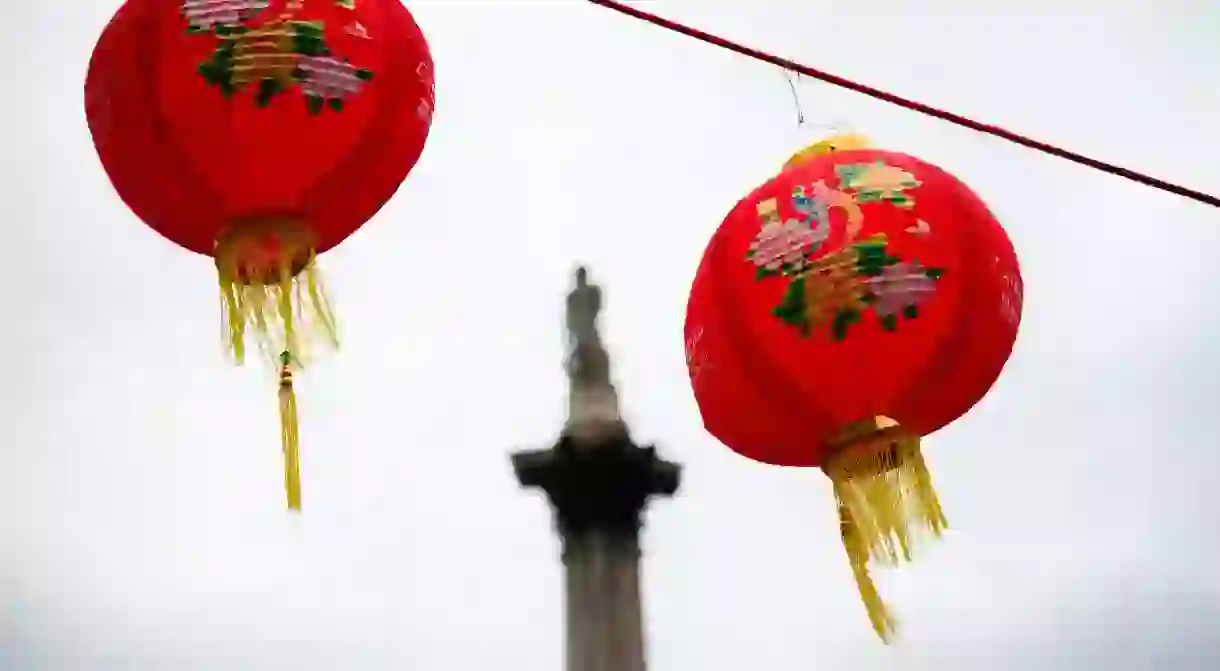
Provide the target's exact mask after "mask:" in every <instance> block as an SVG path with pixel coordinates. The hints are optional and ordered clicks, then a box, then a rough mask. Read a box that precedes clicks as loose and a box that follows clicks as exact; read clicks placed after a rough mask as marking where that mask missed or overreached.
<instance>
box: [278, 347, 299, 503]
mask: <svg viewBox="0 0 1220 671" xmlns="http://www.w3.org/2000/svg"><path fill="white" fill-rule="evenodd" d="M280 362H281V365H280V391H279V396H280V442H281V443H282V446H283V449H284V492H285V494H287V496H288V509H289V510H295V511H299V510H300V509H301V447H300V430H299V429H298V424H297V397H296V393H295V392H294V391H293V389H292V359H291V357H290V356H289V354H288V353H287V352H285V353H284V354H283V355H282V356H281V359H280Z"/></svg>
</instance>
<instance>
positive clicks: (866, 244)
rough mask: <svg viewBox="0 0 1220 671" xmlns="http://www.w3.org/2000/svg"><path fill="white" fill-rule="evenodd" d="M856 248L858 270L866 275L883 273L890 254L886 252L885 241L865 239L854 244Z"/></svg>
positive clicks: (875, 275)
mask: <svg viewBox="0 0 1220 671" xmlns="http://www.w3.org/2000/svg"><path fill="white" fill-rule="evenodd" d="M852 246H853V247H855V248H856V272H857V273H859V274H861V275H864V276H866V277H877V276H879V275H881V273H882V272H883V271H884V269H885V266H886V265H889V264H887V260H888V258H889V255H888V254H886V253H885V243H884V242H878V241H875V240H865V241H863V242H857V243H856V244H854V245H852Z"/></svg>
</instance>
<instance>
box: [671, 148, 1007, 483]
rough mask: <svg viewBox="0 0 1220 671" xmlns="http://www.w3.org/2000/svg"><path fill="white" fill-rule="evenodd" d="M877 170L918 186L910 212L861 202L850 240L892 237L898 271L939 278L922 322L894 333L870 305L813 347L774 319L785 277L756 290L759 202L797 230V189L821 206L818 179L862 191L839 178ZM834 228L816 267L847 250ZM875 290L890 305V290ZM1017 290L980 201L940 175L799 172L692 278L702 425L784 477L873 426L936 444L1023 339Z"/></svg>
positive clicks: (768, 187) (906, 160)
mask: <svg viewBox="0 0 1220 671" xmlns="http://www.w3.org/2000/svg"><path fill="white" fill-rule="evenodd" d="M878 161H880V162H881V163H883V164H884V165H885V166H890V167H892V168H897V169H900V170H902V171H905V173H906V174H908V175H909V176H911V177H913V178H914V179H915V180H917V181H918V183H919V185H918V186H915V187H912V188H907V189H905V190H904V192H905V193H906V194H908V195H909V196H910V197H911V199H912V200H913V205H912V206H911V207H910V208H909V209H904V208H903V207H900V206H898V205H895V204H893V203H891V202H888V201H877V202H863V200H867V199H863V200H862V199H861V198H856V202H858V203H859V208H860V210H859V211H860V213H861V214H862V215H863V220H862V222H863V223H862V228H861V229H860V230H859V232H858V234H857V235H856V237H855V239H854V241H855V242H857V243H859V242H861V241H863V240H866V239H868V238H869V237H870V236H873V235H875V234H884V235H885V236H886V238H887V245H886V254H887V255H890V256H892V257H897V258H896V259H894V261H895V262H912V261H916V260H917V261H918V262H919V264H920V267H921V268H922V269H938V270H939V271H940V274H939V278H938V279H936V280H935V281H934V282H924V283H925V284H928V285H929V286H931V287H934V289H932V290H931V292H930V293H929V294H927V295H926V296H925V297H924V298H923V299H922V301H919V302H918V306H917V309H918V312H917V314H916V315H915V316H914V317H906V316H902V315H901V314H899V316H898V318H897V323H896V325H895V326H894V328H893V330H886V329H885V328H883V326H882V323H881V319H880V318H879V317H878V315H877V314H876V311H875V309H874V307H866V308H864V309H863V310H862V311H861V314H860V318H859V320H858V321H857V322H855V323H852V324H850V325H849V326H848V328H847V332H846V335H845V337H843V338H842V339H841V340H836V339H835V338H834V337H833V329H832V328H831V327H830V325H829V324H827V325H822V326H820V327H815V328H813V329H812V330H811V331H810V333H809V334H808V335H803V334H802V332H801V331H800V330H799V329H798V328H796V327H794V326H792V325H790V324H788V323H785V322H784V321H783V320H781V319H780V318H779V317H777V316H775V315H774V314H773V313H772V312H773V309H774V308H775V307H776V306H778V305H780V303H781V298H782V297H783V296H784V294H785V289H786V287H787V285H788V283H789V279H788V278H784V277H776V276H772V277H766V278H764V279H761V280H760V279H758V278H757V277H756V272H757V267H756V265H755V264H754V263H753V262H751V261H750V260H748V259H747V252H748V251H749V249H750V246H751V243H752V242H753V241H754V240H755V236H756V235H758V234H759V231H760V229H761V228H762V224H761V220H760V217H759V214H758V213H757V207H758V204H759V203H760V202H763V201H765V200H767V199H770V198H774V199H775V200H776V202H777V204H778V206H779V210H778V213H779V218H780V219H781V220H788V219H792V218H798V219H800V218H802V217H803V216H804V215H803V214H802V213H801V212H798V211H797V209H796V206H795V205H794V202H793V199H792V194H793V190H794V187H798V186H803V187H805V188H806V190H807V191H808V192H809V193H810V194H812V193H813V186H812V185H813V184H814V183H816V182H818V181H819V180H821V181H822V182H823V183H824V184H825V185H826V186H828V187H830V189H832V190H839V191H841V192H844V193H859V191H853V190H852V189H850V188H846V187H847V182H846V181H844V180H843V179H841V176H840V175H839V174H837V168H838V167H840V166H848V165H857V166H861V165H871V164H875V163H876V162H878ZM824 200H826V199H824ZM920 221H922V222H926V228H925V227H923V226H922V225H921V224H920V223H919V222H920ZM827 223H828V231H829V232H828V234H827V235H826V237H825V239H824V240H823V241H822V242H821V244H820V247H818V248H817V249H816V250H815V251H813V252H812V253H811V254H809V255H808V257H809V258H810V259H813V260H815V261H816V259H819V258H825V257H826V256H827V255H829V254H832V253H834V252H836V251H839V250H842V249H843V248H844V247H845V245H846V244H847V242H848V240H847V237H848V229H849V226H848V223H849V219H848V216H847V211H846V210H845V209H843V208H837V207H831V208H830V209H829V217H828V222H827ZM820 228H821V227H820V226H814V227H813V229H814V230H818V229H820ZM897 267H901V266H897ZM919 272H920V275H919V277H920V278H922V277H923V276H924V270H920V271H919ZM920 281H922V280H920ZM869 287H870V288H869V291H872V292H874V294H875V295H882V296H883V295H884V293H885V290H884V288H878V287H882V285H880V284H872V285H869ZM1019 287H1020V271H1019V268H1018V265H1017V260H1016V256H1015V253H1014V251H1013V248H1012V244H1011V243H1010V242H1009V240H1008V238H1007V235H1006V234H1005V233H1004V231H1003V229H1002V228H1001V227H1000V225H999V223H998V222H996V220H995V218H994V217H993V216H992V215H991V213H990V212H989V211H988V210H987V208H986V206H985V205H984V204H983V203H982V201H981V200H979V198H978V197H977V196H976V195H975V194H974V193H973V192H971V191H970V189H968V188H967V187H966V186H965V185H963V184H962V183H961V182H960V181H958V180H957V179H955V178H954V177H953V176H951V175H949V174H947V173H945V172H944V171H942V170H940V169H938V168H936V167H935V166H932V165H929V164H927V163H925V162H923V161H920V160H919V159H916V158H913V157H910V156H906V155H903V154H897V153H893V152H885V151H876V150H868V151H844V152H838V153H833V154H828V155H825V156H822V157H818V158H815V159H812V160H811V161H809V162H807V163H805V164H802V165H799V166H796V167H793V168H790V169H788V170H786V171H784V172H782V173H781V174H779V175H778V176H777V177H775V178H774V179H772V180H771V181H769V182H767V183H766V184H764V185H763V186H761V187H759V188H758V189H756V190H755V191H754V192H753V193H751V194H750V195H749V196H747V197H746V198H745V199H743V200H742V201H741V202H739V203H738V205H737V206H736V207H735V208H734V209H733V211H732V212H731V213H730V214H729V215H728V217H727V218H726V219H725V221H724V222H723V223H722V224H721V226H720V228H719V229H718V230H717V232H716V233H715V235H714V237H713V239H712V242H711V243H710V244H709V246H708V249H707V251H706V252H705V255H704V259H703V262H702V263H701V265H700V268H699V270H698V272H697V274H696V278H695V281H694V284H693V286H692V290H691V297H690V302H689V304H688V307H687V316H686V327H685V336H686V339H687V349H688V358H689V359H690V367H691V378H692V387H693V389H694V393H695V397H696V400H697V402H698V404H699V408H700V411H701V413H702V415H703V419H704V424H705V426H706V427H707V429H708V431H709V432H711V433H712V434H713V435H715V436H716V437H717V438H718V439H720V440H721V441H722V442H724V443H725V444H726V445H727V446H728V447H730V448H731V449H733V450H735V451H737V452H739V453H740V454H742V455H744V456H746V457H749V458H751V459H754V460H757V461H761V462H764V463H770V464H778V465H786V466H816V465H820V464H821V463H822V461H823V459H824V458H825V453H826V446H825V443H826V441H827V440H828V439H830V438H832V437H834V436H835V435H836V434H838V433H839V432H840V431H841V430H842V429H843V428H844V427H845V426H846V425H847V424H849V423H851V422H855V421H860V420H864V419H868V418H870V417H873V416H875V415H885V416H888V417H891V418H893V419H895V420H897V421H898V422H899V423H901V424H903V425H904V426H906V427H908V428H910V429H912V430H915V431H917V432H919V433H921V434H925V435H926V434H927V433H931V432H932V431H935V430H937V429H939V428H941V427H942V426H944V425H945V424H948V423H949V422H951V421H953V420H954V419H956V418H958V417H960V416H961V415H963V414H964V413H965V412H967V411H968V410H969V409H970V408H971V407H972V406H973V405H974V404H975V403H977V402H978V401H979V400H980V399H981V398H982V397H983V396H984V395H985V394H986V393H987V391H988V390H989V389H990V387H991V385H992V384H993V383H994V382H995V380H996V378H997V377H998V375H999V373H1000V371H1001V369H1002V368H1003V366H1004V364H1005V362H1006V361H1007V359H1008V357H1009V355H1010V353H1011V351H1012V347H1013V344H1014V341H1015V339H1016V334H1017V328H1018V325H1019V320H1020V293H1019ZM895 300H897V299H895ZM875 305H876V302H874V306H875Z"/></svg>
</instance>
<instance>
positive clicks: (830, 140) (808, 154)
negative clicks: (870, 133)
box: [784, 133, 870, 169]
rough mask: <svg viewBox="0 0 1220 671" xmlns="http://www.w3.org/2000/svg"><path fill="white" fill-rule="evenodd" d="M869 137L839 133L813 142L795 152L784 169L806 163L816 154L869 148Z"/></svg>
mask: <svg viewBox="0 0 1220 671" xmlns="http://www.w3.org/2000/svg"><path fill="white" fill-rule="evenodd" d="M869 146H870V144H869V141H868V138H866V137H864V136H863V135H859V134H857V133H838V134H835V135H831V136H830V137H827V138H825V139H823V140H818V141H817V142H814V143H813V144H811V145H809V146H808V147H805V148H804V149H802V150H800V151H798V152H796V153H795V154H793V155H792V156H791V157H790V158H789V159H788V160H787V161H786V162H785V163H784V169H788V168H791V167H792V166H794V165H798V164H800V163H804V162H805V161H808V160H809V159H811V158H814V157H815V156H822V155H824V154H829V153H831V152H835V151H850V150H853V149H868V148H869Z"/></svg>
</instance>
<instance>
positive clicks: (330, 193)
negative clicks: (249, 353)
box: [85, 0, 435, 509]
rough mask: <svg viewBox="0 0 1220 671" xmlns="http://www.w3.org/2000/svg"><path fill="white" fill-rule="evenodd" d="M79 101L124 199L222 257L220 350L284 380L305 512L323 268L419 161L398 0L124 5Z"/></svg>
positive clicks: (418, 123) (423, 103)
mask: <svg viewBox="0 0 1220 671" xmlns="http://www.w3.org/2000/svg"><path fill="white" fill-rule="evenodd" d="M85 105H86V113H87V116H88V120H89V127H90V130H91V131H92V134H93V140H94V144H95V145H96V147H97V151H98V154H99V156H100V158H101V161H102V165H103V167H104V168H105V170H106V173H107V174H108V175H109V176H110V179H111V181H112V182H113V184H114V187H115V190H116V191H118V193H119V196H120V197H121V198H122V199H123V201H124V202H126V203H127V205H128V206H129V207H130V208H131V210H132V211H133V212H134V213H135V214H136V216H138V217H139V218H140V219H142V220H143V221H144V223H146V224H147V225H148V226H149V227H151V228H152V229H153V230H155V231H157V232H158V233H160V234H161V235H163V236H164V237H166V238H168V239H169V240H170V241H171V242H174V243H175V244H178V245H180V246H182V247H184V248H186V249H189V250H191V251H194V252H197V253H199V254H203V255H205V256H210V257H213V259H214V260H215V263H216V268H217V270H218V273H219V279H220V288H221V299H222V302H223V303H224V308H225V309H224V319H225V322H226V332H227V334H228V344H229V347H230V349H231V351H232V353H233V355H234V357H235V358H236V359H237V360H238V361H239V362H240V361H242V360H243V359H244V357H245V354H246V350H247V342H246V341H247V336H248V335H252V336H254V337H255V338H256V340H257V341H258V343H259V344H260V345H261V346H262V348H263V349H264V350H265V351H266V352H267V353H269V354H270V355H272V356H274V357H276V360H277V361H278V365H279V366H280V369H281V405H282V409H283V411H284V413H283V414H284V438H285V445H284V449H285V458H286V464H285V468H286V473H285V478H286V481H285V483H286V487H287V490H288V502H289V507H290V508H293V509H297V508H299V506H300V485H299V479H298V478H299V476H298V475H297V466H296V461H297V454H296V426H295V402H294V401H293V399H292V394H291V381H292V367H293V365H294V364H296V363H299V362H300V361H302V359H303V358H304V356H305V349H306V345H307V344H309V343H310V342H311V341H321V342H323V343H326V344H330V345H332V346H334V345H337V337H336V332H335V325H334V319H333V317H332V315H331V311H330V307H329V305H328V304H327V302H326V298H325V293H324V292H323V290H322V287H321V285H320V278H319V276H318V274H317V272H316V268H315V257H316V255H317V254H319V253H322V252H325V251H326V250H328V249H330V248H332V247H334V246H335V245H337V244H339V243H340V242H342V241H343V240H344V239H346V238H347V237H348V236H349V235H351V234H352V233H353V232H355V231H356V229H358V228H360V226H362V225H363V224H364V223H365V222H366V221H368V220H369V219H370V218H371V217H372V216H373V215H374V214H376V213H377V211H378V210H379V209H380V208H381V207H382V206H383V205H384V204H385V202H386V201H387V200H389V198H390V197H391V196H392V195H393V194H394V192H395V191H396V190H397V188H398V186H399V184H400V183H401V182H402V181H403V179H405V178H406V176H407V174H408V173H409V172H410V171H411V169H412V168H413V167H414V166H415V163H416V161H418V160H419V156H420V154H421V152H422V151H423V147H424V143H425V140H426V138H427V136H428V131H429V128H430V125H431V121H432V110H433V107H434V105H435V97H434V89H433V76H432V57H431V55H430V53H429V50H428V45H427V42H426V41H425V40H424V36H423V34H422V33H421V32H420V30H419V27H418V26H417V25H416V24H415V21H414V19H412V17H411V14H410V13H409V12H408V11H407V9H406V8H405V7H403V6H402V5H401V4H400V3H399V1H398V0H181V1H178V2H175V1H173V0H128V1H127V2H126V3H125V4H124V5H123V6H122V7H120V8H119V10H118V13H117V14H115V16H114V18H113V19H112V20H111V22H110V24H109V25H108V26H107V27H106V29H105V31H104V32H103V33H102V36H101V38H100V40H99V41H98V44H97V47H96V48H95V50H94V53H93V58H92V61H91V62H90V66H89V73H88V79H87V81H86V83H85Z"/></svg>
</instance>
